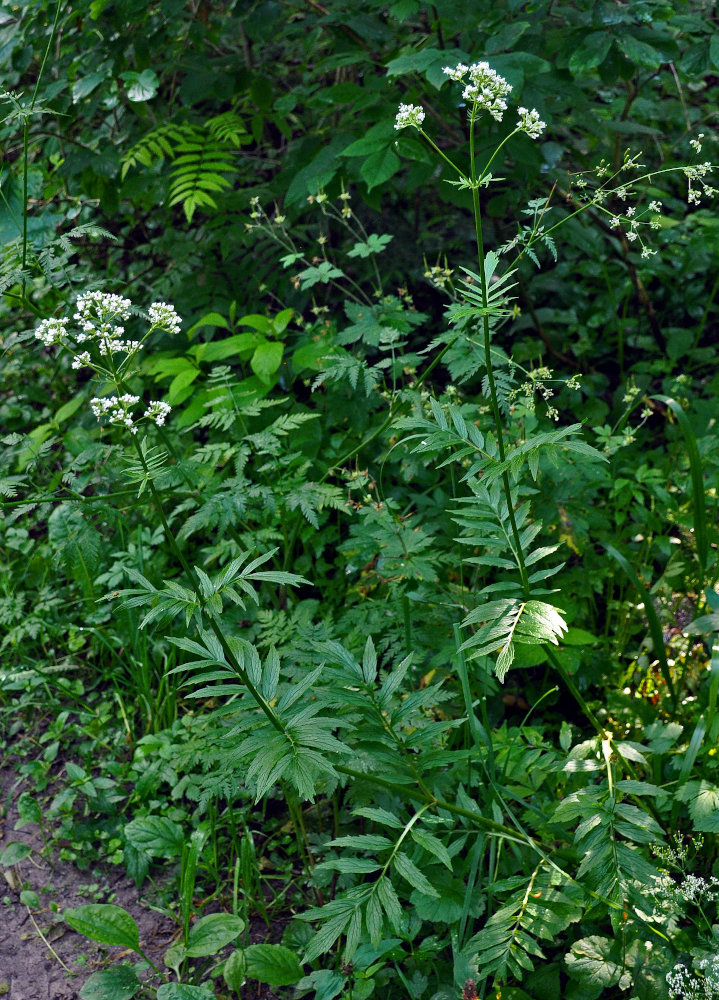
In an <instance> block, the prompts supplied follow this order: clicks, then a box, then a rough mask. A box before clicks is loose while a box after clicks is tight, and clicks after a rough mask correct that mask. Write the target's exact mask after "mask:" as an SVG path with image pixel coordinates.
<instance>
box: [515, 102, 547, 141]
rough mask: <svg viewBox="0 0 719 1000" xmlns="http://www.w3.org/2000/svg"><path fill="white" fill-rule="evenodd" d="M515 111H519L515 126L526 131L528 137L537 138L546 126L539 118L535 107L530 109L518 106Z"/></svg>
mask: <svg viewBox="0 0 719 1000" xmlns="http://www.w3.org/2000/svg"><path fill="white" fill-rule="evenodd" d="M517 111H518V113H519V121H518V122H517V128H519V129H521V130H522V131H523V132H526V134H527V135H528V136H529V138H530V139H538V138H539V136H540V135H541V134H542V132H543V131H544V129H545V128H546V127H547V124H546V122H543V121H541V120H540V118H539V112H538V111H537V110H536V108H532V110H531V111H529V110H528V109H527V108H518V109H517Z"/></svg>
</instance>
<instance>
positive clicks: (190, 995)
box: [157, 983, 215, 1000]
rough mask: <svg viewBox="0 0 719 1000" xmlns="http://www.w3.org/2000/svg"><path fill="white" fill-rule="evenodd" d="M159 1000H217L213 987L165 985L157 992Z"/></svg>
mask: <svg viewBox="0 0 719 1000" xmlns="http://www.w3.org/2000/svg"><path fill="white" fill-rule="evenodd" d="M157 1000H215V991H214V990H213V989H212V987H211V986H185V985H183V984H182V983H163V985H162V986H161V987H160V988H159V989H158V991H157Z"/></svg>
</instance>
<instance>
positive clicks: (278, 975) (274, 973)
mask: <svg viewBox="0 0 719 1000" xmlns="http://www.w3.org/2000/svg"><path fill="white" fill-rule="evenodd" d="M244 956H245V963H246V975H247V977H248V978H249V979H258V980H259V981H260V982H261V983H267V985H268V986H292V985H293V984H294V983H297V982H299V980H300V979H302V976H303V975H304V973H303V971H302V966H301V965H300V961H299V959H298V957H297V955H295V953H294V952H293V951H290V949H289V948H285V946H284V945H281V944H252V945H250V947H249V948H245V951H244Z"/></svg>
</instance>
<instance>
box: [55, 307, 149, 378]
mask: <svg viewBox="0 0 719 1000" xmlns="http://www.w3.org/2000/svg"><path fill="white" fill-rule="evenodd" d="M131 308H132V302H130V300H129V299H124V298H122V296H121V295H113V294H112V293H110V292H83V294H82V295H78V297H77V312H76V313H75V316H74V319H75V320H76V322H77V324H78V326H79V327H80V333H78V334H77V335H76V337H75V340H76V341H77V343H78V344H84V343H85V342H86V341H95V342H96V343H97V347H98V350H99V352H100V354H101V355H103V356H107V355H108V354H120V353H122V354H134V353H135V352H136V351H139V350H140V348H141V347H142V344H141V343H140V342H139V341H137V340H123V339H122V336H123V334H124V332H125V327H124V326H119V325H117V323H116V321H117V320H121V321H123V322H124V321H125V320H127V319H129V318H130V310H131ZM88 354H89V352H88V351H85V352H83V353H82V354H77V355H76V356H75V358H74V360H73V364H72V366H73V368H81V367H82V364H83V359H85V358H87V356H88Z"/></svg>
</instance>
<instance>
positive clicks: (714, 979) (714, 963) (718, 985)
mask: <svg viewBox="0 0 719 1000" xmlns="http://www.w3.org/2000/svg"><path fill="white" fill-rule="evenodd" d="M696 969H697V972H700V973H702V978H701V979H699V978H697V977H696V976H693V975H692V974H691V972H690V971H689V969H687V967H686V965H684V964H682V963H681V962H679V963H678V964H677V965H675V966H674V968H673V969H672V971H671V972H668V973H667V976H666V980H667V986H668V987H669V996H670V997H672V1000H674V998H675V997H681V1000H713V998H716V997H719V955H712V957H711V958H703V959H701V960H700V961H699V962H697V963H696Z"/></svg>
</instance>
